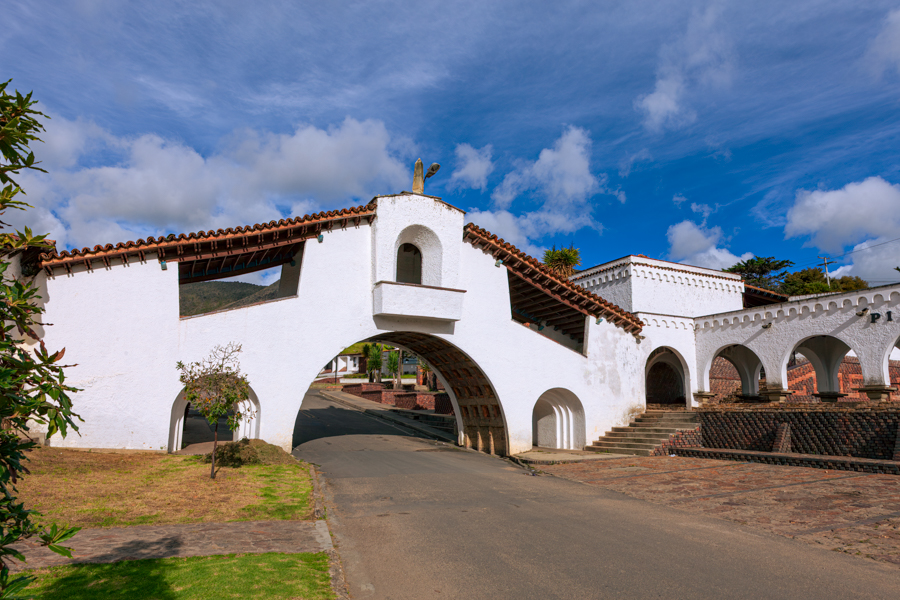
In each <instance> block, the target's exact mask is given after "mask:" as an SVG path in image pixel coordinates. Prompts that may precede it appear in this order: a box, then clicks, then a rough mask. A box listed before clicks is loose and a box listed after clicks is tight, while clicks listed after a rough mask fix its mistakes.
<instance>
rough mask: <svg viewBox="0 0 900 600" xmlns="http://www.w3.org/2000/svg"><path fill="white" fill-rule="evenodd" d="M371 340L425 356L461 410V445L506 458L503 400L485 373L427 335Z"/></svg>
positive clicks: (405, 334)
mask: <svg viewBox="0 0 900 600" xmlns="http://www.w3.org/2000/svg"><path fill="white" fill-rule="evenodd" d="M368 341H371V342H378V343H384V344H390V345H392V346H399V347H401V348H404V349H406V350H409V351H410V352H412V353H414V354H416V355H418V356H421V357H422V358H423V359H424V360H425V361H426V362H427V363H428V364H429V365H430V366H431V368H432V369H433V370H434V371H435V373H437V374H439V376H440V377H441V379H442V380H443V384H444V387H445V388H446V389H447V391H448V392H449V395H450V398H451V401H454V402H455V404H456V408H457V409H458V415H459V416H458V419H459V422H460V424H461V427H460V433H461V436H460V437H461V438H462V439H461V440H460V443H462V444H464V445H465V446H466V447H467V448H474V449H476V450H478V451H480V452H487V453H489V454H496V455H498V456H506V454H507V448H508V447H509V444H508V434H507V428H506V420H505V417H504V416H503V409H502V407H501V406H500V400H499V399H498V398H497V394H496V392H495V391H494V387H493V386H492V385H491V382H490V381H489V380H488V378H487V375H485V373H484V371H482V370H481V368H480V367H479V366H478V365H477V364H476V363H475V361H473V360H472V359H471V358H469V356H467V355H466V354H465V353H464V352H462V351H461V350H460V349H459V348H457V347H456V346H454V345H453V344H451V343H450V342H448V341H446V340H444V339H442V338H439V337H437V336H433V335H429V334H426V333H413V332H400V331H396V332H390V333H383V334H379V335H376V336H373V337H371V338H369V340H368Z"/></svg>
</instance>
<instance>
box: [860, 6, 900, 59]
mask: <svg viewBox="0 0 900 600" xmlns="http://www.w3.org/2000/svg"><path fill="white" fill-rule="evenodd" d="M868 59H869V61H870V64H871V65H872V66H873V67H874V68H875V70H876V71H877V72H878V73H879V74H881V73H884V71H885V70H886V69H889V68H894V69H896V70H897V71H898V72H900V9H898V10H894V11H891V12H890V13H888V15H887V16H886V17H885V18H884V22H883V24H882V28H881V31H880V32H879V33H878V35H877V36H876V37H875V39H874V40H872V43H871V45H870V46H869V52H868Z"/></svg>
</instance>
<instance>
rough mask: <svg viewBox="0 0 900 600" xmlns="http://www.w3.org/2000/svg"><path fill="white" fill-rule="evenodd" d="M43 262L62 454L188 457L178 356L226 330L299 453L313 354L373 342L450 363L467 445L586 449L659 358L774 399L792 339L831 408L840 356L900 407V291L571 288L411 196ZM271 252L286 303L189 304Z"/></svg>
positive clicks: (701, 382)
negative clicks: (899, 399)
mask: <svg viewBox="0 0 900 600" xmlns="http://www.w3.org/2000/svg"><path fill="white" fill-rule="evenodd" d="M37 261H38V264H37V265H33V266H36V267H39V268H40V273H39V274H38V281H39V284H40V286H41V295H42V296H43V299H44V300H43V301H44V302H45V308H46V315H45V322H47V323H52V324H53V325H52V326H48V327H45V328H44V331H43V335H44V340H45V342H46V343H47V345H48V348H50V349H58V348H62V347H65V348H66V360H67V362H70V363H73V364H77V366H75V367H72V368H70V369H69V370H68V372H67V373H68V378H69V382H70V383H71V384H72V385H74V386H76V387H78V388H81V390H82V391H80V392H78V393H77V394H76V395H75V396H74V400H75V407H76V412H78V413H79V414H80V416H81V417H82V418H83V420H84V423H82V424H81V425H80V432H79V434H71V435H69V437H67V438H65V439H62V438H51V440H49V443H50V444H51V445H54V446H63V447H82V448H128V449H146V450H155V451H166V450H168V451H173V450H177V449H179V448H180V447H181V430H182V419H183V415H184V408H185V403H184V400H183V398H182V396H181V385H180V383H179V380H178V373H177V371H176V368H175V363H176V361H179V360H181V361H185V362H187V361H193V360H199V359H200V358H202V357H204V356H206V355H207V354H208V353H209V352H210V350H211V349H212V348H213V347H214V346H216V345H220V344H226V343H228V342H231V341H235V342H239V343H240V344H242V346H243V353H242V355H241V366H242V368H243V370H244V371H245V372H246V373H247V374H248V377H249V380H250V383H251V386H252V390H253V393H252V396H251V401H252V403H253V405H254V409H255V411H256V418H254V419H252V420H249V421H247V422H245V423H243V424H242V425H241V428H240V429H239V430H238V431H237V432H235V437H236V438H237V437H243V436H248V437H251V438H263V439H265V440H267V441H269V442H271V443H274V444H277V445H279V446H281V447H283V448H285V449H286V450H289V449H290V447H291V444H292V432H293V429H294V424H295V420H296V418H297V415H298V411H299V409H300V403H301V401H302V399H303V396H304V393H305V391H306V389H307V387H308V385H309V383H310V382H311V381H312V380H313V379H314V378H315V376H316V374H317V373H318V372H319V370H320V369H321V368H322V365H324V364H326V363H328V361H330V360H331V359H332V358H333V357H334V356H336V355H337V354H338V353H339V352H340V351H341V350H343V349H344V348H346V347H347V346H350V345H351V344H353V343H355V342H359V341H362V340H373V341H379V342H384V343H388V344H391V345H394V346H399V347H402V348H404V349H407V350H409V351H411V352H413V353H415V354H417V355H419V356H420V357H422V358H423V359H424V360H425V361H426V362H428V363H429V364H430V366H431V367H432V368H433V369H434V371H435V372H436V373H438V374H439V377H441V379H442V383H443V385H444V387H445V388H446V389H447V391H448V393H449V395H450V398H451V401H452V403H453V406H454V409H455V413H456V418H457V422H458V426H459V432H460V434H459V437H460V439H459V442H460V444H463V445H465V446H467V447H471V448H477V449H478V450H481V451H484V452H489V453H492V454H498V455H506V454H514V453H519V452H523V451H527V450H529V449H531V448H532V446H533V445H540V446H546V447H554V448H577V449H580V448H582V447H584V446H585V445H586V444H589V443H590V441H591V440H593V439H596V438H598V437H599V436H601V435H603V434H604V432H606V431H607V430H608V429H609V428H610V427H611V426H612V425H614V424H616V421H617V420H618V419H619V417H620V415H621V414H622V412H623V410H624V409H625V408H626V407H628V406H629V405H633V404H643V403H644V401H645V396H646V385H647V375H648V373H649V372H650V370H651V368H652V367H653V366H654V365H655V364H657V363H660V362H664V363H666V364H668V365H669V367H671V368H672V370H673V371H674V372H676V373H677V378H678V381H677V382H676V383H675V384H674V385H677V386H680V390H681V391H682V395H683V396H684V397H685V403H686V404H687V405H688V406H689V407H690V406H696V405H697V403H698V402H702V401H703V400H704V398H705V397H706V396H707V395H708V393H709V390H710V388H709V371H710V366H711V364H712V361H713V359H714V358H715V357H716V356H724V357H726V358H727V359H728V360H729V361H731V362H732V363H733V364H734V365H735V367H736V368H737V369H738V371H739V372H740V374H741V379H742V385H743V388H744V390H743V391H744V393H745V394H747V395H754V394H758V393H759V389H758V382H759V377H760V374H761V372H763V371H764V373H765V374H766V383H767V386H766V390H765V393H766V394H768V395H769V396H770V397H772V398H774V399H776V400H784V399H785V398H786V397H787V396H788V393H787V392H785V391H784V389H783V388H785V387H786V383H785V382H786V375H785V372H786V365H787V361H788V359H789V358H790V356H791V354H792V353H793V352H797V351H800V352H802V353H803V354H804V355H805V356H807V357H808V358H809V359H810V361H811V362H812V363H813V364H814V366H815V368H816V373H817V375H818V381H819V385H820V386H821V388H822V389H820V390H819V391H820V393H821V397H822V399H823V400H833V399H834V398H835V397H837V396H838V394H837V393H836V387H835V386H836V381H835V372H836V371H835V370H836V368H837V367H836V365H839V364H840V361H841V358H842V357H843V356H844V355H845V354H846V353H847V352H848V351H849V350H853V352H855V354H856V356H858V357H859V359H860V363H861V366H862V370H863V375H864V381H865V390H864V391H865V392H866V393H867V394H868V395H869V397H871V398H872V399H873V400H883V399H888V398H889V397H890V393H891V391H892V390H893V388H891V387H890V379H889V376H888V357H889V355H890V353H891V350H892V349H893V348H894V347H895V345H896V344H897V342H898V338H900V325H898V323H900V312H898V307H900V285H895V286H887V287H883V288H875V289H870V290H865V291H862V292H852V293H846V294H837V295H829V296H824V297H813V298H806V299H799V300H795V301H790V302H782V303H778V304H764V305H761V306H756V307H753V308H746V309H745V308H744V305H745V302H746V301H747V298H755V299H756V301H758V302H771V301H772V300H774V299H778V298H777V297H774V296H772V297H768V298H767V294H766V292H765V291H764V290H758V291H756V295H755V296H754V295H753V294H750V295H749V296H748V290H747V289H746V288H745V286H744V284H743V282H742V281H741V280H740V278H739V277H737V276H735V275H731V274H728V273H723V272H721V271H713V270H709V269H703V268H697V267H689V266H684V265H677V264H673V263H668V262H664V261H659V260H653V259H649V258H646V257H642V256H627V257H625V258H622V259H619V260H616V261H612V262H609V263H606V264H603V265H599V266H597V267H594V268H591V269H588V270H586V271H583V272H581V273H579V274H577V275H576V276H575V277H573V278H572V281H566V280H563V279H560V278H558V277H556V276H554V275H553V274H552V273H551V272H549V271H548V270H547V269H545V268H544V267H543V266H542V265H541V264H540V263H539V262H538V261H537V260H535V259H534V258H531V257H529V256H527V255H525V254H524V253H522V252H520V251H519V250H517V249H516V248H515V247H513V246H512V245H510V244H507V243H505V242H504V241H503V240H501V239H498V238H497V237H495V236H493V235H491V234H490V233H489V232H487V231H484V230H483V229H480V228H478V227H476V226H475V225H472V224H468V225H466V224H465V213H464V212H463V211H462V210H460V209H457V208H455V207H453V206H451V205H449V204H447V203H445V202H443V201H441V199H439V198H436V197H432V196H426V195H424V194H421V193H418V194H416V193H409V192H403V193H400V194H397V195H392V196H379V197H376V198H374V199H373V200H372V201H371V202H370V203H369V204H367V205H365V206H359V207H355V208H351V209H346V210H341V211H332V212H327V213H319V214H314V215H309V216H305V217H298V218H295V219H289V220H281V221H278V222H274V221H273V222H270V223H263V224H259V225H254V226H248V227H238V228H234V229H227V230H221V229H220V230H218V231H208V232H199V233H191V234H187V235H184V234H182V235H178V236H175V235H170V236H167V237H164V238H152V237H151V238H148V239H147V240H137V241H135V242H126V243H120V244H116V245H112V244H108V245H106V246H95V247H94V248H92V249H89V248H85V249H83V250H74V251H62V252H53V253H50V254H43V255H40V257H39V258H37ZM335 264H340V265H342V268H341V271H340V276H339V277H336V276H335V271H334V269H333V265H335ZM279 265H280V266H281V274H282V275H281V282H280V288H279V294H278V297H277V298H276V299H274V300H270V301H266V302H262V303H259V304H255V305H250V306H245V307H241V308H236V309H233V310H222V311H218V312H213V313H208V314H203V315H198V316H194V317H185V318H180V317H179V285H180V284H184V283H191V282H199V281H208V280H214V279H221V278H225V277H231V276H234V275H238V274H241V273H248V272H252V271H255V270H260V269H264V268H271V267H274V266H279ZM769 296H771V295H769ZM894 316H896V318H894ZM311 342H312V343H311ZM829 394H831V395H830V396H829Z"/></svg>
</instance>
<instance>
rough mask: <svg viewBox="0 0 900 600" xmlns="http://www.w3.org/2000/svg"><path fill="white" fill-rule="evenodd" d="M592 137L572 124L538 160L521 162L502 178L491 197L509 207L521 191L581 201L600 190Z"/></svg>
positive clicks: (553, 199) (556, 199)
mask: <svg viewBox="0 0 900 600" xmlns="http://www.w3.org/2000/svg"><path fill="white" fill-rule="evenodd" d="M590 161H591V139H590V137H589V136H588V133H587V131H585V130H584V129H581V128H578V127H569V128H568V129H567V130H566V131H565V132H564V133H563V134H562V136H561V137H560V138H559V139H558V140H556V143H554V144H553V148H544V149H543V150H541V153H540V155H539V156H538V159H537V160H536V161H535V162H528V161H522V162H520V163H519V165H518V166H517V168H516V169H515V170H514V171H513V172H511V173H508V174H507V175H506V177H504V178H503V182H502V183H501V184H500V185H499V186H498V187H497V189H495V190H494V193H493V194H492V195H491V198H492V199H493V200H494V204H495V206H496V207H497V208H500V209H507V208H509V206H510V205H511V204H512V202H513V200H515V199H516V197H517V196H518V195H519V194H522V193H523V192H525V191H528V190H537V191H538V192H539V193H540V195H541V196H543V197H544V199H545V202H552V203H557V204H566V205H570V204H580V203H583V202H585V201H586V200H587V199H588V198H589V197H590V196H593V195H594V194H596V193H597V192H598V191H599V190H600V181H599V180H598V179H597V177H596V176H595V175H594V174H593V173H591V165H590Z"/></svg>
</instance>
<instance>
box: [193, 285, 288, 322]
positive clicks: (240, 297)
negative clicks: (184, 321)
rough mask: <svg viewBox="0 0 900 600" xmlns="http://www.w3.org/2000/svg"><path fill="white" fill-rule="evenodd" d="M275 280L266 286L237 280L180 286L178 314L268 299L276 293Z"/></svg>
mask: <svg viewBox="0 0 900 600" xmlns="http://www.w3.org/2000/svg"><path fill="white" fill-rule="evenodd" d="M278 284H279V282H278V281H276V282H275V283H273V284H272V285H270V286H268V287H264V286H261V285H256V284H255V283H242V282H239V281H202V282H200V283H186V284H184V285H182V286H181V289H180V290H179V294H180V299H179V300H180V301H179V304H180V311H179V312H180V314H181V316H182V317H189V316H192V315H199V314H202V313H207V312H212V311H214V310H220V309H223V308H239V307H241V306H246V305H248V304H253V303H255V302H261V301H263V300H270V299H272V298H274V297H275V296H276V294H277V293H278Z"/></svg>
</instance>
